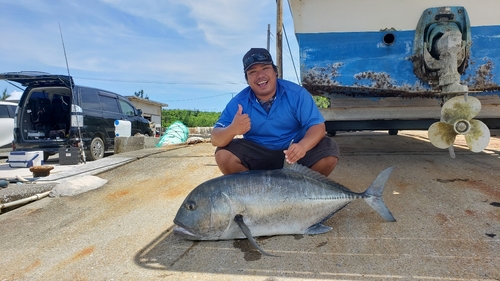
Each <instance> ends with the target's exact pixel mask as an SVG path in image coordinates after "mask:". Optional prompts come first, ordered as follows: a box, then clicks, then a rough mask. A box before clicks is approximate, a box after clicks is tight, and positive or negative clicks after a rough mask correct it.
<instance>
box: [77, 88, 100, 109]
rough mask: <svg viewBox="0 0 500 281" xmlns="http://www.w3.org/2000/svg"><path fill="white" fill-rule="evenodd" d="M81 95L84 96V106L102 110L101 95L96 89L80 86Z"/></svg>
mask: <svg viewBox="0 0 500 281" xmlns="http://www.w3.org/2000/svg"><path fill="white" fill-rule="evenodd" d="M80 96H81V98H82V108H85V109H95V110H101V104H100V103H99V95H98V94H97V91H96V90H94V89H90V88H80Z"/></svg>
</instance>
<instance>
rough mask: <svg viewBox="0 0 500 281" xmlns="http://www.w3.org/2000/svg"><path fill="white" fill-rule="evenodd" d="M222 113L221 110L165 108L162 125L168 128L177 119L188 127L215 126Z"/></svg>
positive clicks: (162, 114)
mask: <svg viewBox="0 0 500 281" xmlns="http://www.w3.org/2000/svg"><path fill="white" fill-rule="evenodd" d="M220 114H221V113H220V112H207V111H199V110H188V109H163V110H162V111H161V120H162V121H161V126H162V127H163V128H167V127H168V126H170V125H171V124H172V123H174V122H175V121H181V122H182V123H183V124H184V125H186V127H213V126H214V124H215V122H217V120H218V119H219V116H220Z"/></svg>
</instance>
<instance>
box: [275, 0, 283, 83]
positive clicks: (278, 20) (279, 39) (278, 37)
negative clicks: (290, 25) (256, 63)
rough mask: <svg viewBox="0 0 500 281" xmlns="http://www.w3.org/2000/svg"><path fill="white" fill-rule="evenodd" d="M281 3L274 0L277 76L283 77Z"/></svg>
mask: <svg viewBox="0 0 500 281" xmlns="http://www.w3.org/2000/svg"><path fill="white" fill-rule="evenodd" d="M282 11H283V4H282V1H281V0H276V12H277V16H276V66H277V67H278V78H283V54H282V50H283V42H282V41H283V18H282Z"/></svg>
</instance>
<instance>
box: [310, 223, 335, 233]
mask: <svg viewBox="0 0 500 281" xmlns="http://www.w3.org/2000/svg"><path fill="white" fill-rule="evenodd" d="M332 229H333V228H331V227H329V226H326V225H324V224H321V223H317V224H315V225H312V226H310V227H309V228H308V229H306V232H304V234H311V235H313V234H322V233H325V232H328V231H330V230H332Z"/></svg>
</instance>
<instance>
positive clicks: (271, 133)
mask: <svg viewBox="0 0 500 281" xmlns="http://www.w3.org/2000/svg"><path fill="white" fill-rule="evenodd" d="M238 104H241V106H242V107H243V113H246V114H248V116H249V117H250V122H251V128H250V131H248V132H247V133H246V134H244V135H243V137H244V138H245V139H247V140H250V141H252V142H255V143H257V144H260V145H262V146H264V147H267V148H269V149H273V150H281V149H287V148H288V146H289V145H290V141H291V140H292V139H293V140H294V142H299V141H300V140H302V138H303V137H304V135H305V133H306V131H307V130H308V129H309V128H310V127H311V126H313V125H316V124H320V123H323V122H325V119H324V118H323V116H322V115H321V113H320V112H319V109H318V107H317V106H316V103H315V102H314V99H313V98H312V96H311V94H310V93H309V92H308V91H307V90H306V89H304V88H303V87H301V86H299V85H297V84H295V83H293V82H290V81H287V80H282V79H277V86H276V99H275V100H274V103H273V105H272V107H271V110H270V111H269V113H267V112H266V111H265V110H264V108H262V105H261V104H260V103H259V101H258V100H257V97H256V96H255V93H254V92H253V91H252V89H251V88H250V86H248V87H246V88H245V89H243V90H242V91H241V92H239V93H238V94H237V95H236V96H234V97H233V98H232V99H231V100H230V101H229V103H228V104H227V106H226V108H225V109H224V111H222V114H221V116H220V118H219V120H218V121H217V123H216V124H215V126H214V128H224V127H227V126H229V125H230V124H231V122H232V121H233V118H234V116H235V115H236V112H237V111H238Z"/></svg>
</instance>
